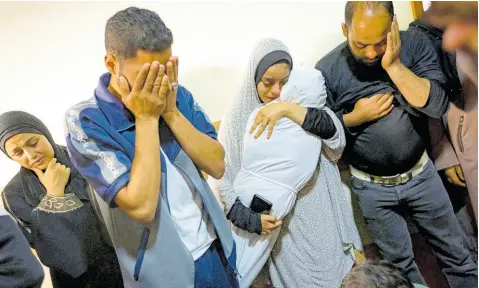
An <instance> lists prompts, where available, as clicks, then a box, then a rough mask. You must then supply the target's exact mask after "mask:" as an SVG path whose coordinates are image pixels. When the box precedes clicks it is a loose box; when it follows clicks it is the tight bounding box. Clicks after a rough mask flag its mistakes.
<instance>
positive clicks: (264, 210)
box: [249, 194, 273, 214]
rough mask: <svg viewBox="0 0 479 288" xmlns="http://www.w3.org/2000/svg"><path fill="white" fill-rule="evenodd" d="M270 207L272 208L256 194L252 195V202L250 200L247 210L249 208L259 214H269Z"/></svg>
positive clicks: (271, 205) (269, 203)
mask: <svg viewBox="0 0 479 288" xmlns="http://www.w3.org/2000/svg"><path fill="white" fill-rule="evenodd" d="M271 207H273V204H271V202H269V201H268V200H266V199H264V198H263V197H261V196H260V195H258V194H254V196H253V200H251V204H250V205H249V208H251V210H252V211H253V212H256V213H260V214H269V212H270V211H271Z"/></svg>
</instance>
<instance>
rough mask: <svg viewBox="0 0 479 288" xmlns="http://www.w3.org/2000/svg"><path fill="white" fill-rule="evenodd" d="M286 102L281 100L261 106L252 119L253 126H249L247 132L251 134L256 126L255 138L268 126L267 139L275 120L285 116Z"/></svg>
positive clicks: (271, 132)
mask: <svg viewBox="0 0 479 288" xmlns="http://www.w3.org/2000/svg"><path fill="white" fill-rule="evenodd" d="M288 104H289V103H288V102H284V101H281V102H278V103H273V104H270V105H268V106H265V107H263V108H261V109H260V110H259V112H258V114H257V115H256V118H255V119H254V122H253V126H251V129H250V130H249V133H250V134H252V133H253V132H254V131H255V130H256V128H257V129H258V130H257V131H256V134H255V135H254V138H255V139H257V138H258V137H259V136H261V134H263V132H264V129H266V127H268V136H267V139H269V138H271V135H272V134H273V129H274V126H275V125H276V122H278V121H279V120H280V119H281V118H283V117H285V116H286V114H287V111H288Z"/></svg>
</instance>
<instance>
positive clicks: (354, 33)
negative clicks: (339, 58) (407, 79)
mask: <svg viewBox="0 0 479 288" xmlns="http://www.w3.org/2000/svg"><path fill="white" fill-rule="evenodd" d="M344 14H345V15H344V18H345V23H343V24H342V30H343V35H344V37H346V38H347V41H348V46H349V49H350V50H351V53H352V54H353V56H354V58H356V60H357V61H358V62H359V63H362V64H364V65H366V66H369V67H377V66H381V59H382V57H383V55H384V53H386V45H387V36H388V33H389V31H390V30H391V24H392V21H393V17H394V6H393V3H392V1H377V2H376V1H365V2H361V1H348V3H347V4H346V8H345V13H344Z"/></svg>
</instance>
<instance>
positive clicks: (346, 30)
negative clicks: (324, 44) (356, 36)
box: [341, 23, 348, 38]
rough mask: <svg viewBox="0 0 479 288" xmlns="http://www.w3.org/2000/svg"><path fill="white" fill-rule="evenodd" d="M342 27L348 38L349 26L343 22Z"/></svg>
mask: <svg viewBox="0 0 479 288" xmlns="http://www.w3.org/2000/svg"><path fill="white" fill-rule="evenodd" d="M341 29H343V35H344V37H346V38H348V26H347V25H346V24H344V23H343V24H341Z"/></svg>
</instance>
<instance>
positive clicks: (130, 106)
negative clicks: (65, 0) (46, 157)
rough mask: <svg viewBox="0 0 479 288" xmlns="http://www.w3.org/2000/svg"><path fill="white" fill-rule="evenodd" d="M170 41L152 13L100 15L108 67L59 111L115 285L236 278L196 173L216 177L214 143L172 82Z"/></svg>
mask: <svg viewBox="0 0 479 288" xmlns="http://www.w3.org/2000/svg"><path fill="white" fill-rule="evenodd" d="M172 43H173V36H172V33H171V31H170V30H169V29H168V28H167V27H166V25H165V24H164V23H163V21H162V20H161V19H160V17H159V16H158V14H156V13H155V12H152V11H149V10H146V9H138V8H135V7H130V8H128V9H125V10H122V11H119V12H117V13H116V14H115V15H114V16H113V17H111V18H110V19H109V20H108V22H107V24H106V31H105V45H106V50H107V53H106V56H105V66H106V68H107V70H108V73H106V74H104V75H102V76H101V77H100V81H99V84H98V86H97V88H96V89H95V92H94V95H93V97H91V98H90V99H89V100H87V101H84V102H81V103H79V104H77V105H76V106H74V107H72V108H71V109H70V110H69V111H68V112H67V113H66V127H67V136H66V137H67V147H68V151H69V153H70V156H71V159H72V163H73V165H74V166H75V167H76V168H77V169H78V171H80V173H81V174H82V175H83V176H84V177H85V178H86V179H87V180H88V182H89V184H90V185H91V186H92V188H93V189H94V190H95V191H96V196H98V197H97V199H98V203H99V204H100V208H101V212H102V214H103V218H104V220H105V223H106V225H107V228H108V231H109V233H110V236H111V238H112V241H113V244H114V246H115V249H116V252H117V255H118V259H119V261H120V266H121V269H122V274H123V279H124V282H125V286H127V287H168V288H175V287H178V288H186V287H236V286H237V280H236V272H235V269H236V268H235V258H236V252H235V245H234V241H233V238H232V235H231V230H230V228H229V225H228V222H227V220H226V217H225V215H224V213H223V211H222V209H221V208H220V206H219V204H218V202H217V201H216V198H215V196H214V194H213V193H212V192H211V190H210V189H209V186H208V185H207V183H206V181H205V179H204V178H203V177H202V175H201V171H204V172H206V173H207V174H209V175H211V176H212V177H215V178H220V177H222V175H223V173H224V169H225V164H224V150H223V147H222V146H221V144H219V142H218V141H217V140H216V130H215V128H214V127H213V125H212V124H211V123H210V121H209V120H208V118H207V116H206V115H205V113H204V112H203V110H202V109H201V108H200V107H199V106H198V104H197V103H196V102H195V101H194V99H193V96H192V95H191V94H190V92H189V91H188V90H186V89H185V88H184V87H182V86H179V85H178V82H177V75H178V72H177V58H175V57H172V56H171V55H172V52H171V45H172Z"/></svg>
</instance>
